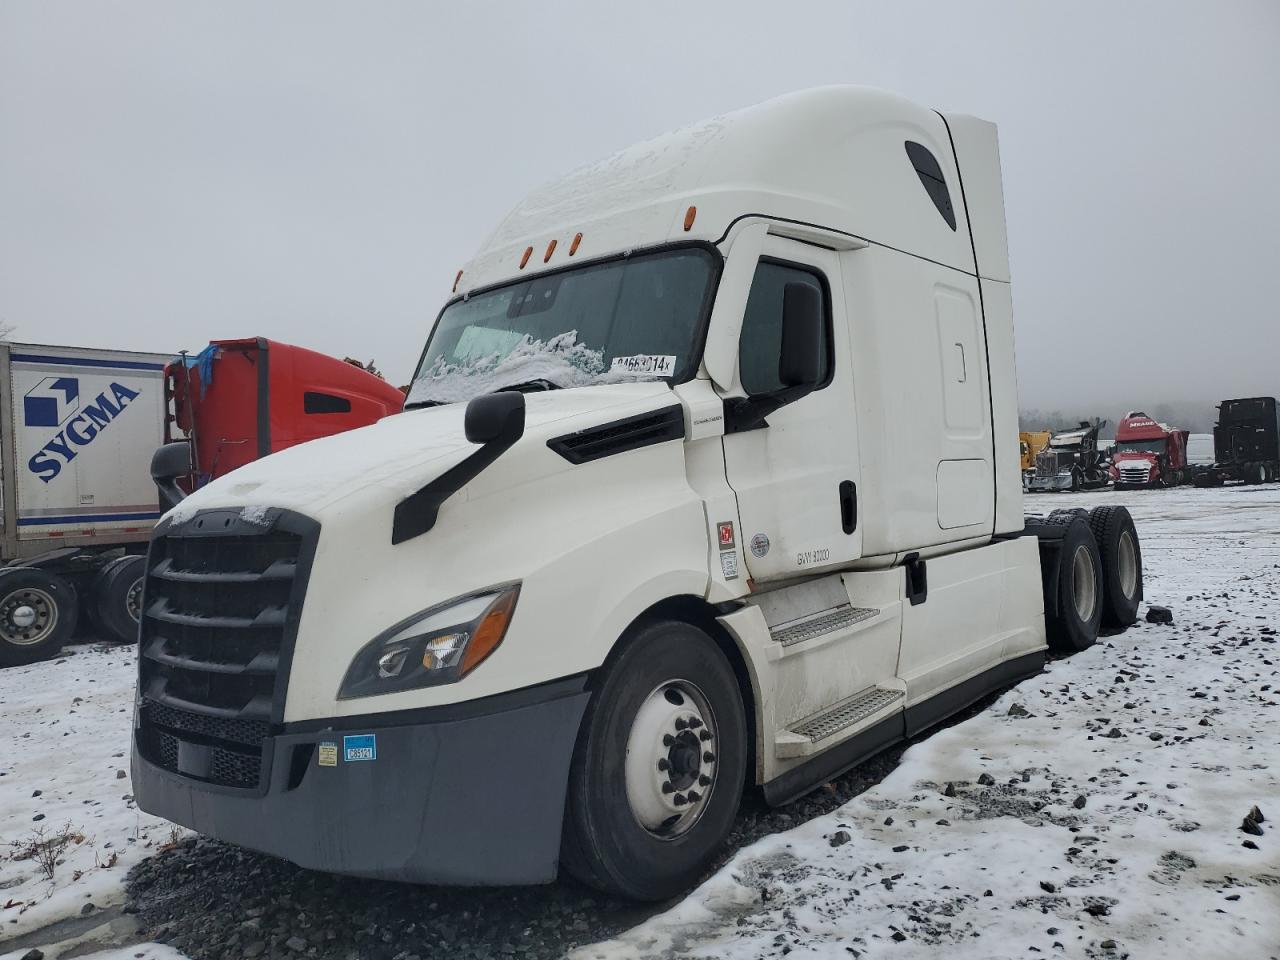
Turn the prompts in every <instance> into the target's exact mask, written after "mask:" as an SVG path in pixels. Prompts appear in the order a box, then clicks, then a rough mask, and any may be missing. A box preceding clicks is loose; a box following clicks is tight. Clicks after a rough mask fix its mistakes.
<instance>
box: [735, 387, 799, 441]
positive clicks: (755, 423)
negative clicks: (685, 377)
mask: <svg viewBox="0 0 1280 960" xmlns="http://www.w3.org/2000/svg"><path fill="white" fill-rule="evenodd" d="M814 389H815V387H814V385H813V384H808V383H806V384H801V385H800V386H796V387H784V388H783V389H781V390H776V391H774V392H773V393H768V394H765V395H763V396H759V397H726V398H725V401H724V432H725V433H744V432H746V431H747V430H759V429H761V428H762V427H767V426H768V425H769V422H768V421H767V420H766V419H765V417H767V416H769V415H770V414H771V413H774V412H775V411H777V410H780V409H782V408H783V407H785V406H786V405H787V404H788V403H795V402H796V401H797V400H799V399H800V398H801V397H806V396H808V395H809V394H811V393H813V391H814Z"/></svg>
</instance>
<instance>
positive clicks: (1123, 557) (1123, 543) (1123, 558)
mask: <svg viewBox="0 0 1280 960" xmlns="http://www.w3.org/2000/svg"><path fill="white" fill-rule="evenodd" d="M1116 556H1117V559H1118V561H1119V567H1120V589H1121V590H1122V591H1123V592H1124V595H1125V598H1126V599H1128V600H1132V599H1133V595H1134V594H1135V593H1136V592H1137V590H1138V552H1137V551H1136V550H1135V549H1134V546H1133V537H1131V536H1130V535H1129V531H1128V530H1126V531H1124V533H1122V534H1120V546H1119V547H1118V548H1117V550H1116Z"/></svg>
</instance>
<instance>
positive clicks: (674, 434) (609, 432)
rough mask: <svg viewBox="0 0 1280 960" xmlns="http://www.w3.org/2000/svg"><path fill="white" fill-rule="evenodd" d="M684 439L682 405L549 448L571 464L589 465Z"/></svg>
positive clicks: (594, 430) (563, 440)
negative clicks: (606, 458) (616, 455)
mask: <svg viewBox="0 0 1280 960" xmlns="http://www.w3.org/2000/svg"><path fill="white" fill-rule="evenodd" d="M683 438H684V409H683V408H682V407H681V406H680V405H679V404H673V405H672V406H670V407H663V408H662V409H661V410H655V411H654V412H653V413H642V414H639V415H638V416H634V417H624V418H623V419H621V420H614V421H613V422H611V423H602V424H601V425H600V426H598V427H589V428H587V429H586V430H579V431H578V432H577V433H566V434H565V435H564V436H562V437H552V438H551V439H550V440H548V441H547V446H548V447H550V448H551V449H552V450H554V451H555V452H556V453H558V454H560V456H562V457H564V458H565V459H566V460H568V461H569V462H570V463H574V464H577V463H590V462H591V461H592V460H600V459H603V458H604V457H611V456H613V455H614V454H615V453H626V452H627V451H628V450H638V449H640V448H641V447H649V446H652V445H653V444H655V443H665V442H666V441H668V440H681V439H683Z"/></svg>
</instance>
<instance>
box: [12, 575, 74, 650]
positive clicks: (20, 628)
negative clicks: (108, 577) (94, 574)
mask: <svg viewBox="0 0 1280 960" xmlns="http://www.w3.org/2000/svg"><path fill="white" fill-rule="evenodd" d="M78 615H79V604H78V603H77V601H76V592H75V590H73V589H72V588H71V586H70V584H68V583H67V581H65V580H63V579H62V578H61V577H59V576H57V575H56V574H52V573H48V572H46V571H44V570H41V569H39V568H38V567H4V568H3V569H0V667H13V666H18V665H19V664H24V663H36V662H37V661H39V660H47V659H48V658H49V657H52V656H54V655H55V654H56V653H57V652H58V651H59V650H61V649H62V645H63V644H65V643H66V642H67V641H68V640H70V639H71V637H72V635H73V634H74V633H75V629H76V618H77V616H78Z"/></svg>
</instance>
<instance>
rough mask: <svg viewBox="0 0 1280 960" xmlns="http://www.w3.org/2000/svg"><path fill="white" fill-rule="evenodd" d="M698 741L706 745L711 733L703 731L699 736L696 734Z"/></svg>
mask: <svg viewBox="0 0 1280 960" xmlns="http://www.w3.org/2000/svg"><path fill="white" fill-rule="evenodd" d="M698 739H699V740H701V741H702V742H703V743H706V742H707V741H708V740H710V739H711V731H710V730H703V731H702V732H701V733H700V734H698Z"/></svg>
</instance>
